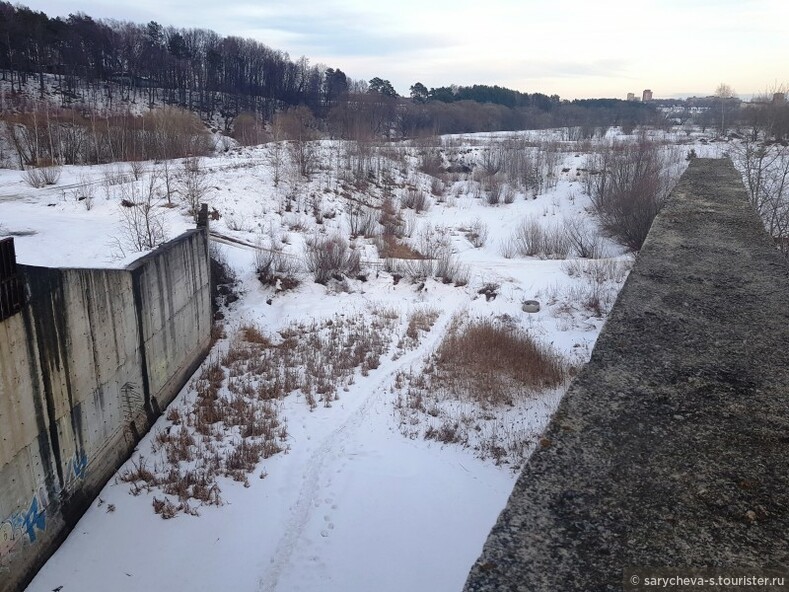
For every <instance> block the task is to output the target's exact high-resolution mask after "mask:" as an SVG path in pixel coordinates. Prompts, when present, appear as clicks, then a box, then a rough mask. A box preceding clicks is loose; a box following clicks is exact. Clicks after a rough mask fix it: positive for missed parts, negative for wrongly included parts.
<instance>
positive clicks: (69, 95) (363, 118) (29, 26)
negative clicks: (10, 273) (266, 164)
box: [0, 2, 659, 168]
mask: <svg viewBox="0 0 789 592" xmlns="http://www.w3.org/2000/svg"><path fill="white" fill-rule="evenodd" d="M0 77H1V78H2V80H3V81H4V82H5V85H6V88H10V90H11V92H10V93H5V94H4V95H3V96H2V97H0V112H2V114H1V117H2V121H3V124H4V125H3V127H2V128H0V133H2V134H3V135H4V136H5V138H6V142H5V146H6V147H7V148H11V149H12V155H13V158H9V156H8V155H5V160H6V162H7V163H8V164H14V165H17V166H21V167H23V168H24V167H26V166H36V165H41V164H42V163H44V164H46V163H48V162H53V163H98V162H108V161H111V160H139V159H148V158H174V157H179V156H186V155H190V154H191V155H196V154H203V153H205V152H206V151H207V150H210V142H209V141H208V138H207V136H206V135H205V134H204V133H203V132H202V131H201V130H200V125H199V120H200V119H202V120H203V121H208V122H216V121H220V122H222V123H223V125H224V127H225V129H224V131H225V132H226V133H229V134H230V133H232V134H233V135H234V136H235V137H236V139H238V140H239V141H241V142H242V143H245V144H258V143H262V142H264V141H267V140H269V139H272V134H273V135H275V136H278V137H280V139H283V138H281V136H280V134H279V133H274V132H273V131H272V130H273V126H274V121H275V117H276V115H277V114H278V113H283V112H286V111H288V110H295V109H297V108H298V109H302V110H303V109H307V110H308V111H309V112H310V113H311V114H312V116H314V118H315V121H314V122H312V123H310V129H314V130H318V131H320V132H321V133H323V134H328V135H331V136H333V137H337V138H344V139H361V140H368V139H374V138H404V137H418V136H424V135H435V134H447V133H465V132H479V131H502V130H519V129H539V128H548V127H566V128H568V130H571V131H570V132H568V133H571V134H572V135H573V136H574V137H575V138H581V137H591V136H592V135H594V134H595V133H601V132H602V131H603V130H604V129H607V128H608V127H609V126H611V125H622V126H625V127H634V126H636V125H640V124H647V123H653V122H655V121H656V120H658V119H659V115H658V114H657V112H656V110H655V109H654V108H653V107H651V106H650V105H647V104H637V103H627V102H625V101H613V100H597V101H580V102H579V101H572V102H569V101H562V100H561V99H560V98H559V97H558V96H557V95H551V96H548V95H545V94H542V93H524V92H520V91H516V90H512V89H507V88H504V87H500V86H487V85H473V86H467V87H463V86H461V87H458V86H449V87H438V88H430V89H428V88H427V87H426V86H424V85H423V84H422V83H419V82H417V83H415V84H414V85H413V86H412V87H411V89H410V90H411V96H410V97H407V98H406V97H400V96H399V95H398V93H397V92H396V91H395V89H394V87H393V86H392V84H391V83H390V82H389V81H388V80H385V79H382V78H378V77H376V78H373V79H372V80H370V81H369V83H367V82H364V81H354V80H352V79H351V78H349V77H348V76H347V75H346V74H345V73H344V72H343V71H342V70H340V69H339V68H331V67H326V66H321V65H311V64H310V62H309V60H308V59H307V58H305V57H301V58H299V59H296V60H293V59H291V58H290V57H289V56H288V54H287V53H285V52H282V51H279V50H275V49H272V48H270V47H268V46H266V45H264V44H262V43H260V42H258V41H255V40H251V39H241V38H239V37H232V36H229V37H221V36H219V35H218V34H217V33H215V32H213V31H210V30H206V29H178V28H175V27H169V26H168V27H165V26H162V25H161V24H159V23H156V22H153V21H152V22H149V23H147V24H135V23H130V22H121V21H113V20H96V19H93V18H92V17H90V16H88V15H85V14H82V13H76V14H70V15H69V16H68V17H65V18H64V17H52V18H51V17H49V16H47V15H46V14H44V13H43V12H38V11H35V10H32V9H30V8H27V7H25V6H22V5H12V4H10V3H8V2H0ZM53 90H54V91H55V92H54V93H50V91H53ZM23 91H25V92H23ZM53 98H54V100H53ZM154 106H156V107H162V106H168V109H167V110H166V111H165V112H163V113H161V114H158V115H152V114H149V115H141V113H145V111H146V110H147V109H148V108H151V107H154ZM190 113H192V114H194V115H193V116H190V115H189V114H190ZM300 113H302V111H300ZM168 119H170V120H172V122H171V123H167V120H168ZM297 119H303V116H302V115H299V117H298V118H297ZM176 130H178V131H176ZM177 136H183V137H184V138H185V139H184V141H176V140H175V139H173V138H175V137H177ZM284 139H289V138H284ZM0 148H2V146H0ZM0 156H3V155H0ZM10 161H13V162H10Z"/></svg>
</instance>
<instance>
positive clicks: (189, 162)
mask: <svg viewBox="0 0 789 592" xmlns="http://www.w3.org/2000/svg"><path fill="white" fill-rule="evenodd" d="M209 190H210V185H209V183H208V172H207V171H206V170H205V168H204V167H203V164H202V162H201V159H200V158H198V157H190V158H186V159H184V161H183V168H182V170H181V178H180V193H181V199H183V201H184V204H185V205H186V208H187V210H188V211H189V214H190V215H191V216H192V218H193V219H194V221H195V222H197V215H198V214H199V213H200V205H201V203H202V201H203V199H205V197H206V196H207V195H208V192H209Z"/></svg>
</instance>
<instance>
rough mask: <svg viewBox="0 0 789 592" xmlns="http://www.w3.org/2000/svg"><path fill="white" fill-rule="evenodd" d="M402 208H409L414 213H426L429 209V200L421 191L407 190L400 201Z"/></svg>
mask: <svg viewBox="0 0 789 592" xmlns="http://www.w3.org/2000/svg"><path fill="white" fill-rule="evenodd" d="M400 204H401V205H402V206H403V207H404V208H409V209H412V210H414V211H415V212H417V213H419V212H426V211H427V210H429V209H430V199H429V198H428V197H427V195H426V194H425V192H424V191H422V190H421V189H414V188H409V189H408V191H406V193H405V195H403V197H402V199H401V200H400Z"/></svg>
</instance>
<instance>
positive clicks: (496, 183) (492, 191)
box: [485, 175, 504, 206]
mask: <svg viewBox="0 0 789 592" xmlns="http://www.w3.org/2000/svg"><path fill="white" fill-rule="evenodd" d="M485 185H486V192H485V199H486V200H487V202H488V204H489V205H492V206H494V205H497V204H499V203H501V201H502V197H503V195H504V184H503V183H502V182H501V179H499V177H497V176H495V175H494V176H491V177H488V178H487V180H486V181H485Z"/></svg>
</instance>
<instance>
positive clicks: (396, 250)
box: [375, 234, 425, 259]
mask: <svg viewBox="0 0 789 592" xmlns="http://www.w3.org/2000/svg"><path fill="white" fill-rule="evenodd" d="M375 247H376V249H377V250H378V256H379V257H380V258H381V259H424V258H425V256H424V255H422V253H420V252H419V251H417V250H416V249H414V248H413V247H411V246H410V245H408V244H407V243H405V242H403V241H402V240H400V239H398V238H397V237H396V236H394V235H391V234H384V235H382V236H379V237H377V238H376V239H375Z"/></svg>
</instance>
